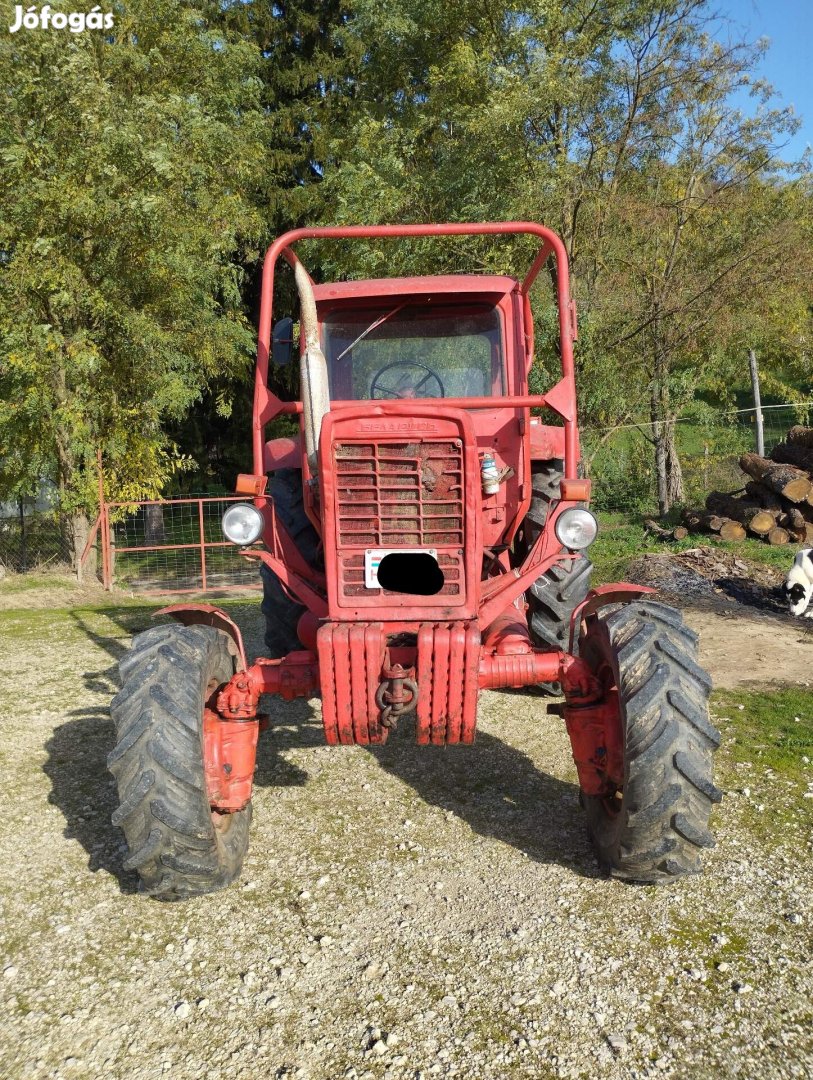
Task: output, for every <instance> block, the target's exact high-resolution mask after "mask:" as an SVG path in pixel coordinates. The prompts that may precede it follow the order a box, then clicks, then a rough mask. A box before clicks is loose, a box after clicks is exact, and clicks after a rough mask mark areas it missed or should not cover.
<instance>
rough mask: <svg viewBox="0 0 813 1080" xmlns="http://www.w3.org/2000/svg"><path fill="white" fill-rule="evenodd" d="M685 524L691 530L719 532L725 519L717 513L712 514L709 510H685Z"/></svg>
mask: <svg viewBox="0 0 813 1080" xmlns="http://www.w3.org/2000/svg"><path fill="white" fill-rule="evenodd" d="M682 516H683V521H684V524H685V525H686V526H687V527H688V528H689V530H690V531H691V532H714V533H718V532H719V531H720V528H721V527H722V524H723V519H722V518H721V517H718V516H717V514H710V513H708V511H707V510H684V511H683V515H682Z"/></svg>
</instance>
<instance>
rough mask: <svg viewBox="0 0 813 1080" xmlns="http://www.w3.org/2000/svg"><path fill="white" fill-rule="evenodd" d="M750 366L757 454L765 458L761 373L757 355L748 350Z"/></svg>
mask: <svg viewBox="0 0 813 1080" xmlns="http://www.w3.org/2000/svg"><path fill="white" fill-rule="evenodd" d="M748 366H749V368H750V369H751V389H752V390H753V391H754V415H755V417H756V423H757V453H758V454H759V456H760V457H765V430H764V428H763V426H762V399H761V397H760V394H759V371H758V369H757V354H756V353H755V352H754V350H753V349H749V350H748Z"/></svg>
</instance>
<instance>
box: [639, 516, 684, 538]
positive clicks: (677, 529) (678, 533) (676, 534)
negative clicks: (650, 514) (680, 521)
mask: <svg viewBox="0 0 813 1080" xmlns="http://www.w3.org/2000/svg"><path fill="white" fill-rule="evenodd" d="M644 525H645V526H646V530H647V532H651V533H652V534H653V536H657V538H658V539H659V540H685V539H686V537H687V536H688V535H689V530H688V529H687V528H685V527H684V526H683V525H674V526H667V527H666V528H664V527H663V526H662V525H659V524H658V523H657V521H653V520H652V519H651V518H646V519H645V520H644Z"/></svg>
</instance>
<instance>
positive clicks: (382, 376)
mask: <svg viewBox="0 0 813 1080" xmlns="http://www.w3.org/2000/svg"><path fill="white" fill-rule="evenodd" d="M516 288H517V283H516V282H515V281H514V280H513V279H512V278H508V277H491V278H480V277H474V276H471V275H466V276H465V277H464V276H459V277H452V276H450V277H440V278H423V279H421V278H418V279H414V278H411V279H398V278H395V279H388V280H385V281H359V282H348V283H342V284H338V285H336V284H331V285H320V286H315V287H314V295H315V298H316V304H317V310H318V312H319V321H320V326H321V339H322V350H323V352H324V354H325V359H326V361H327V370H328V379H329V384H330V397H331V402H334V403H335V402H341V401H365V400H369V401H396V400H405V399H426V398H437V399H440V398H443V399H447V398H448V399H459V398H472V397H476V398H484V397H494V398H499V397H501V396H502V395H503V394H505V393H506V391H507V390H508V387H509V385H510V386H511V389H512V390H514V389H515V388H516V387H517V386H518V385H519V383H518V380H519V382H521V380H522V379H523V376H524V372H523V371H522V370H519V371H518V370H509V358H510V359H513V357H514V351H515V350H513V349H511V348H509V347H507V346H508V343H509V342H512V341H513V340H514V335H513V333H512V331H513V329H514V326H513V321H514V303H513V298H512V293H513V291H514V290H516Z"/></svg>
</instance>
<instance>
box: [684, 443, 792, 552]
mask: <svg viewBox="0 0 813 1080" xmlns="http://www.w3.org/2000/svg"><path fill="white" fill-rule="evenodd" d="M739 464H740V468H741V469H742V471H743V472H744V473H745V475H746V476H747V477H748V481H747V483H746V484H745V487H744V489H743V491H742V492H736V493H734V494H726V493H725V492H722V491H712V492H710V493H709V495H708V496H707V498H706V505H705V508H704V509H702V510H686V511H684V514H683V522H684V524H685V525H686V526H687V527H688V528H689V529H690V530H691V531H692V532H708V533H718V534H719V535H720V536H721V537H722V539H723V540H743V539H745V537H746V536H754V537H757V538H758V539H760V540H764V541H765V542H766V543H768V544H773V545H781V544H790V543H793V544H811V545H813V428H806V427H800V426H796V427H792V428H791V429H790V431H789V432H788V433H787V435H786V437H785V439H784V441H783V442H781V443H779V444H778V445H777V446H775V447H774V448H773V450H771V454H770V457H767V458H765V457H760V456H759V454H750V453H749V454H743V455H742V457H741V458H740V461H739Z"/></svg>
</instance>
